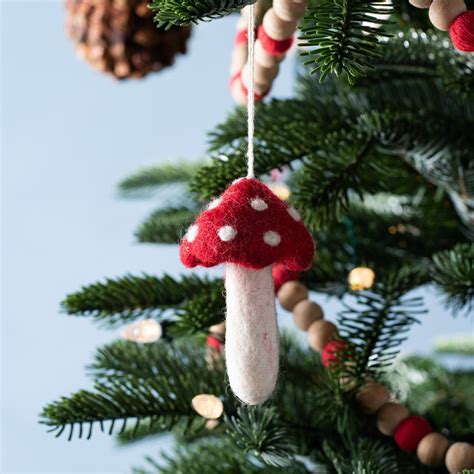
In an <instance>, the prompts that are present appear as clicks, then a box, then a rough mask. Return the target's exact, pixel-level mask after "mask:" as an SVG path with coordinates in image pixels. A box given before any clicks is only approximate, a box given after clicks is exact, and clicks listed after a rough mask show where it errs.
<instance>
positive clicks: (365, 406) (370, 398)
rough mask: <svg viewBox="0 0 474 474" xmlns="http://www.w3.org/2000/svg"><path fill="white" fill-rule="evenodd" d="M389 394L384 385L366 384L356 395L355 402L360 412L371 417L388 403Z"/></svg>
mask: <svg viewBox="0 0 474 474" xmlns="http://www.w3.org/2000/svg"><path fill="white" fill-rule="evenodd" d="M389 398H390V393H389V392H388V390H387V387H386V386H385V385H382V384H380V383H375V382H368V383H366V384H365V386H364V387H362V388H361V389H360V390H359V391H358V392H357V394H356V400H357V401H358V403H359V405H360V406H361V408H362V410H363V411H364V412H365V413H367V414H369V415H371V414H373V413H375V412H377V411H378V410H379V409H380V408H381V407H382V406H383V405H385V404H386V403H387V402H388V399H389Z"/></svg>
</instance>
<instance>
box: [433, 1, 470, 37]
mask: <svg viewBox="0 0 474 474" xmlns="http://www.w3.org/2000/svg"><path fill="white" fill-rule="evenodd" d="M466 10H467V7H466V4H465V3H464V0H433V3H432V4H431V6H430V10H429V16H430V20H431V23H433V26H435V27H436V28H438V30H441V31H448V30H449V27H450V26H451V23H452V22H453V21H454V20H455V18H456V17H457V16H458V15H460V14H461V13H463V12H465V11H466Z"/></svg>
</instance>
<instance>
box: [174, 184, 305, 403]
mask: <svg viewBox="0 0 474 474" xmlns="http://www.w3.org/2000/svg"><path fill="white" fill-rule="evenodd" d="M313 254H314V243H313V239H312V237H311V235H310V233H309V232H308V230H307V229H306V227H305V226H304V224H303V223H302V222H301V217H300V215H299V214H298V212H297V211H296V210H295V209H293V208H292V207H289V206H288V205H287V204H286V203H284V202H283V201H281V200H280V199H279V198H278V197H277V196H275V194H274V193H273V192H272V191H271V190H270V189H269V188H268V187H267V186H266V185H265V184H263V183H262V182H261V181H259V180H258V179H255V178H241V179H239V180H237V181H234V183H233V184H232V185H231V186H229V188H227V190H226V191H225V192H224V193H223V194H222V196H221V197H220V198H218V199H216V200H214V201H212V202H211V203H210V204H209V205H208V206H207V208H206V209H205V210H204V211H203V212H202V213H201V214H200V215H199V216H198V217H197V219H196V221H195V222H194V224H193V225H191V226H190V227H189V229H188V231H187V233H186V235H185V236H184V238H183V239H182V241H181V245H180V258H181V261H182V262H183V264H184V265H185V266H187V267H194V266H196V265H201V266H204V267H213V266H215V265H218V264H221V263H224V264H225V288H226V305H227V312H226V344H225V359H226V367H227V374H228V377H229V382H230V386H231V388H232V390H233V392H234V394H235V395H236V396H237V397H238V398H239V399H240V400H241V401H242V402H244V403H247V404H249V405H257V404H260V403H263V402H264V401H265V400H267V399H268V398H269V397H270V396H271V394H272V392H273V390H274V388H275V385H276V381H277V377H278V362H279V342H278V340H279V337H278V327H277V320H276V310H275V287H274V281H273V276H272V265H274V264H278V263H279V264H283V265H285V267H286V268H288V269H289V270H291V271H303V270H306V269H307V268H309V267H310V266H311V262H312V260H313Z"/></svg>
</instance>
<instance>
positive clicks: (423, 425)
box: [393, 416, 433, 452]
mask: <svg viewBox="0 0 474 474" xmlns="http://www.w3.org/2000/svg"><path fill="white" fill-rule="evenodd" d="M432 431H433V430H432V429H431V426H430V424H429V423H428V422H427V421H426V420H425V419H424V418H421V417H419V416H409V417H408V418H405V419H404V420H403V421H402V422H401V423H400V424H399V425H398V426H397V427H396V428H395V432H394V433H393V437H394V438H395V441H396V443H397V444H398V446H400V449H403V451H408V452H413V451H416V448H417V447H418V444H419V442H420V441H421V440H422V439H423V438H424V437H425V436H426V435H427V434H429V433H431V432H432Z"/></svg>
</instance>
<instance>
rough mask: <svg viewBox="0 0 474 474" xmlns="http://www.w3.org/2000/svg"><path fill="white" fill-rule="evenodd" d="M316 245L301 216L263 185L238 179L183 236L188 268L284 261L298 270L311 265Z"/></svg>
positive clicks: (182, 255) (253, 265)
mask: <svg viewBox="0 0 474 474" xmlns="http://www.w3.org/2000/svg"><path fill="white" fill-rule="evenodd" d="M313 254H314V243H313V239H312V238H311V235H310V233H309V232H308V230H307V229H306V227H305V226H304V224H303V223H302V222H301V218H300V215H299V214H298V212H297V211H296V210H295V209H293V208H292V207H288V205H287V204H285V203H284V202H283V201H282V200H281V199H279V198H278V197H277V196H275V194H273V192H272V191H271V190H270V189H269V188H268V187H267V186H266V185H265V184H263V183H262V182H261V181H259V180H257V179H253V178H242V179H240V180H237V181H234V183H233V184H232V185H231V186H229V187H228V188H227V190H226V191H225V192H224V194H222V196H221V197H220V198H219V199H216V200H215V201H212V202H211V203H210V204H209V205H208V206H207V208H206V209H205V210H204V211H203V212H202V213H201V214H200V215H199V216H198V218H197V219H196V221H195V222H194V224H193V225H191V226H190V227H189V229H188V231H187V233H186V235H185V236H184V237H183V240H182V241H181V245H180V258H181V261H182V262H183V264H184V265H185V266H187V267H195V266H196V265H202V266H204V267H213V266H214V265H218V264H220V263H237V264H239V265H242V266H244V267H247V268H252V269H261V268H264V267H267V266H268V265H272V264H274V263H282V264H283V265H286V266H287V267H288V269H290V270H293V271H302V270H306V269H307V268H309V267H310V266H311V262H312V260H313Z"/></svg>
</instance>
